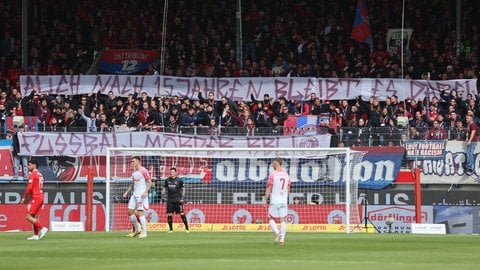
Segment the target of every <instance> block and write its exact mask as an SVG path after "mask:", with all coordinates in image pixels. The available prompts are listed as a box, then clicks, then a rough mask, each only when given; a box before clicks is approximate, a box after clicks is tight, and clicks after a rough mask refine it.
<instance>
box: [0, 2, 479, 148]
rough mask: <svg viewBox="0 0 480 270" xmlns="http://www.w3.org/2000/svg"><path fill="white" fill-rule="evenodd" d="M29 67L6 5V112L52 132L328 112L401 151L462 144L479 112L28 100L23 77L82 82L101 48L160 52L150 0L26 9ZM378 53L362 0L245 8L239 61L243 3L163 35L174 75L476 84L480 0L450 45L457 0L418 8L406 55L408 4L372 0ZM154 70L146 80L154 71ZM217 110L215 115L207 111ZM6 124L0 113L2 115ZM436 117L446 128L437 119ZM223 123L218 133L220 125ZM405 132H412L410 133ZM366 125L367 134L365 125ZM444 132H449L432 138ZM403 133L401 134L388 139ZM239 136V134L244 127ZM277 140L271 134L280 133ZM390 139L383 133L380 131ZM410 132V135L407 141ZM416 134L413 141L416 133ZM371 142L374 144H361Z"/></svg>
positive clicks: (181, 14)
mask: <svg viewBox="0 0 480 270" xmlns="http://www.w3.org/2000/svg"><path fill="white" fill-rule="evenodd" d="M28 2H29V4H30V6H29V15H30V16H29V21H28V29H29V31H28V48H29V51H28V67H27V68H22V66H21V63H22V60H23V59H22V43H21V33H22V19H21V11H22V9H21V3H22V1H14V0H10V1H3V2H2V3H0V16H2V23H1V24H0V35H1V36H0V112H1V113H2V115H3V116H18V115H31V116H36V117H37V118H38V120H39V124H40V127H41V128H43V129H48V130H66V131H68V130H72V129H73V128H80V129H81V130H85V131H107V130H112V129H113V128H114V127H115V126H125V127H127V128H132V129H138V128H141V129H152V127H159V126H161V127H168V128H169V129H168V130H179V127H192V126H193V127H200V126H202V127H211V130H210V131H208V132H209V133H212V134H218V132H219V130H218V127H242V128H247V132H248V128H250V127H256V128H264V127H265V128H268V129H269V130H270V131H268V132H274V131H272V129H271V127H274V128H273V130H276V131H275V132H278V130H280V129H278V127H281V126H283V122H284V121H285V120H286V119H287V117H288V116H289V115H290V116H291V115H312V114H313V115H328V116H329V117H330V119H331V120H332V121H333V122H334V124H333V125H330V127H331V128H333V131H331V130H330V133H335V134H337V135H339V136H340V141H346V139H347V138H350V137H352V138H353V139H348V141H349V142H350V143H349V144H365V143H366V142H368V144H374V145H375V144H400V143H401V141H402V138H401V137H402V130H404V129H406V131H408V132H407V133H406V134H403V136H404V137H405V136H416V137H418V138H422V139H462V138H463V136H464V135H462V134H463V132H461V131H457V130H456V129H462V127H461V125H462V123H463V124H464V121H465V117H466V115H467V114H473V115H474V116H475V119H476V121H477V122H478V119H479V117H480V108H479V107H478V100H479V99H478V98H477V97H476V96H472V95H468V96H464V97H462V96H461V95H460V94H461V93H457V92H456V91H455V89H441V90H442V92H441V93H442V94H441V95H439V96H438V97H437V96H433V97H431V98H428V99H423V100H398V99H397V98H396V97H395V96H392V97H389V98H388V99H387V100H377V99H376V98H375V97H372V98H371V99H370V100H362V99H361V98H358V99H356V100H336V101H329V102H328V103H326V102H325V101H322V100H320V99H319V98H317V97H316V96H315V95H314V94H313V95H312V96H311V97H310V100H306V101H290V100H286V99H282V98H280V99H279V100H273V99H271V98H270V97H268V96H266V97H265V99H264V100H260V101H258V100H255V99H251V100H248V101H243V102H232V101H231V100H228V99H227V98H224V97H222V98H221V100H210V98H209V97H208V96H206V97H203V96H199V97H198V99H195V100H189V99H184V98H183V97H149V96H147V95H146V94H145V93H143V92H142V90H141V89H139V90H138V91H137V92H136V93H135V94H132V95H130V96H128V97H115V96H113V93H109V94H108V95H101V94H90V95H84V96H52V95H50V96H43V95H40V94H38V92H35V91H34V92H32V93H31V94H30V95H25V94H24V93H21V91H20V88H19V85H18V79H19V76H20V75H22V74H39V75H56V74H85V73H86V72H87V71H88V69H89V67H90V66H91V65H92V63H93V62H94V60H95V59H96V57H98V53H99V52H100V51H102V50H106V49H110V48H149V49H151V48H159V47H160V43H161V40H162V29H163V25H162V17H163V4H164V1H161V0H149V1H133V0H130V1H123V0H107V1H92V0H88V1H67V0H56V1H52V0H32V1H28ZM367 2H368V13H369V18H370V24H371V30H372V33H373V37H372V38H373V40H374V47H373V50H370V48H369V46H368V44H363V43H359V42H357V41H354V40H352V39H350V33H351V30H352V24H353V18H354V13H355V8H356V1H354V0H339V1H296V0H295V1H294V0H287V1H276V2H273V3H272V2H270V1H253V0H243V1H242V5H243V6H242V12H243V13H242V21H243V25H242V26H243V44H244V47H243V60H242V61H241V62H238V61H237V52H236V50H235V48H236V21H235V15H236V13H235V10H236V6H235V5H236V1H225V0H223V1H222V0H209V1H187V0H180V1H169V12H168V21H167V33H166V35H165V40H166V50H165V63H166V66H165V70H164V74H165V75H172V76H205V77H238V76H249V77H255V76H292V77H293V76H299V77H306V76H308V77H341V78H351V77H356V78H377V77H388V78H401V77H402V74H403V77H404V78H405V79H421V78H425V76H426V74H427V73H429V74H431V79H432V80H440V79H443V80H448V79H462V78H476V77H477V75H478V74H479V72H480V69H479V67H478V54H479V38H478V35H479V34H478V32H479V31H478V27H479V26H478V22H477V21H476V20H475V19H474V18H475V15H476V13H477V12H478V11H479V8H480V3H479V2H478V1H462V17H461V29H460V35H461V44H456V42H455V38H456V33H455V21H456V18H455V16H456V14H455V1H448V0H433V1H416V2H409V3H407V4H406V8H405V25H404V26H405V27H406V28H411V29H413V36H412V39H411V42H410V44H409V49H408V50H406V51H405V53H404V59H403V60H404V61H403V63H404V66H403V71H402V66H401V63H402V61H401V59H400V54H399V53H397V54H390V53H389V52H388V51H387V50H386V47H387V44H386V41H385V40H386V32H387V31H388V29H389V28H400V27H401V25H402V5H401V1H400V2H399V1H393V2H392V1H387V0H369V1H367ZM157 73H158V67H157V66H153V67H151V68H150V69H148V70H147V71H146V73H145V74H157ZM212 115H213V116H212ZM3 118H4V117H2V119H3ZM437 122H438V125H436V123H437ZM214 127H217V128H216V129H215V128H214ZM407 127H408V128H407ZM367 128H368V130H365V129H367ZM438 128H442V129H444V131H445V132H444V131H437V129H438ZM393 131H395V132H393ZM242 132H243V131H242ZM275 132H274V133H275ZM380 133H381V134H390V135H388V136H387V135H385V136H383V135H378V134H380ZM412 134H414V135H412ZM415 134H416V135H415ZM365 136H367V137H368V138H366V137H365Z"/></svg>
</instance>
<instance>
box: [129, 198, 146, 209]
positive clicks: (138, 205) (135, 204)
mask: <svg viewBox="0 0 480 270" xmlns="http://www.w3.org/2000/svg"><path fill="white" fill-rule="evenodd" d="M148 207H149V205H148V197H145V198H142V197H140V196H132V197H130V200H129V201H128V209H136V210H139V211H145V210H148Z"/></svg>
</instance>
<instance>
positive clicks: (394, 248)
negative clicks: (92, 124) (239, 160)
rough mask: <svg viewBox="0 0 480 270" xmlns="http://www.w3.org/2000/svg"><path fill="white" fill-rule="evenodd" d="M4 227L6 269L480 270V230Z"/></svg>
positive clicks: (1, 252) (0, 260) (2, 265)
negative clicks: (141, 233) (33, 237)
mask: <svg viewBox="0 0 480 270" xmlns="http://www.w3.org/2000/svg"><path fill="white" fill-rule="evenodd" d="M28 236H30V234H27V233H0V269H35V270H39V269H59V270H60V269H69V270H75V269H82V270H97V269H112V270H113V269H115V270H117V269H129V270H132V269H168V270H175V269H290V270H303V269H356V270H359V269H382V270H385V269H392V270H393V269H395V270H396V269H409V270H412V269H422V270H424V269H462V270H464V269H479V264H480V236H478V235H442V236H438V235H435V236H430V235H408V234H403V235H400V234H349V235H347V234H314V233H289V234H287V239H286V242H285V246H283V247H282V246H277V245H275V244H274V243H273V239H274V235H273V233H233V232H230V233H214V232H192V233H190V234H186V233H185V232H181V231H178V232H175V233H173V234H166V233H164V232H150V233H149V236H148V238H146V239H137V238H135V239H132V238H127V237H125V232H122V233H119V232H109V233H102V232H93V233H64V232H49V233H48V234H47V235H46V237H45V238H44V239H42V240H40V241H27V240H26V238H27V237H28Z"/></svg>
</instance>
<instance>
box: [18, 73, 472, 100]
mask: <svg viewBox="0 0 480 270" xmlns="http://www.w3.org/2000/svg"><path fill="white" fill-rule="evenodd" d="M34 87H38V91H39V92H40V93H42V94H55V95H82V94H90V93H98V92H100V93H103V94H107V93H108V92H109V91H112V92H113V93H114V94H115V95H117V96H127V95H129V94H133V93H135V91H137V89H139V88H140V89H141V90H142V91H144V92H146V93H147V94H148V95H149V96H151V97H161V96H175V95H176V96H179V97H189V98H190V99H198V94H199V93H202V94H203V96H204V97H206V94H207V92H209V91H212V92H213V93H214V95H215V98H216V99H217V100H218V99H220V98H221V97H223V96H225V97H227V98H230V99H232V100H236V101H240V100H241V101H248V100H251V99H250V97H251V95H253V96H254V97H255V98H256V99H262V98H263V96H264V94H269V95H270V97H272V98H274V99H278V98H279V97H285V98H287V99H288V100H308V99H309V97H310V94H311V93H315V94H317V96H318V97H319V98H320V99H322V100H341V99H355V98H357V97H358V96H359V95H361V96H362V97H363V98H364V99H368V98H369V97H371V96H376V97H378V98H379V100H385V99H386V97H388V96H392V95H397V96H398V97H399V99H400V100H405V99H407V98H411V99H423V98H424V97H425V95H426V94H427V93H428V94H429V95H430V96H439V94H440V91H442V90H444V89H446V87H448V88H449V89H456V90H457V91H458V93H459V94H463V96H466V95H467V94H468V93H471V94H474V95H476V94H477V93H476V79H463V80H446V81H440V80H439V81H428V80H403V79H391V78H381V79H380V78H377V79H371V78H362V79H357V78H290V77H287V78H278V77H275V78H271V77H239V78H204V77H169V76H158V75H150V76H138V75H55V76H40V75H23V76H20V88H21V92H22V93H23V94H29V93H30V92H31V91H32V90H33V88H34Z"/></svg>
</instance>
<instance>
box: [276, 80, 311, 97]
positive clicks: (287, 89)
mask: <svg viewBox="0 0 480 270" xmlns="http://www.w3.org/2000/svg"><path fill="white" fill-rule="evenodd" d="M293 86H294V80H293V79H290V80H288V81H280V80H278V79H277V80H275V95H276V98H277V99H278V98H280V97H285V98H286V99H287V100H290V99H299V98H302V99H303V98H304V94H303V93H301V92H299V91H298V90H297V92H296V93H294V91H293Z"/></svg>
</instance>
